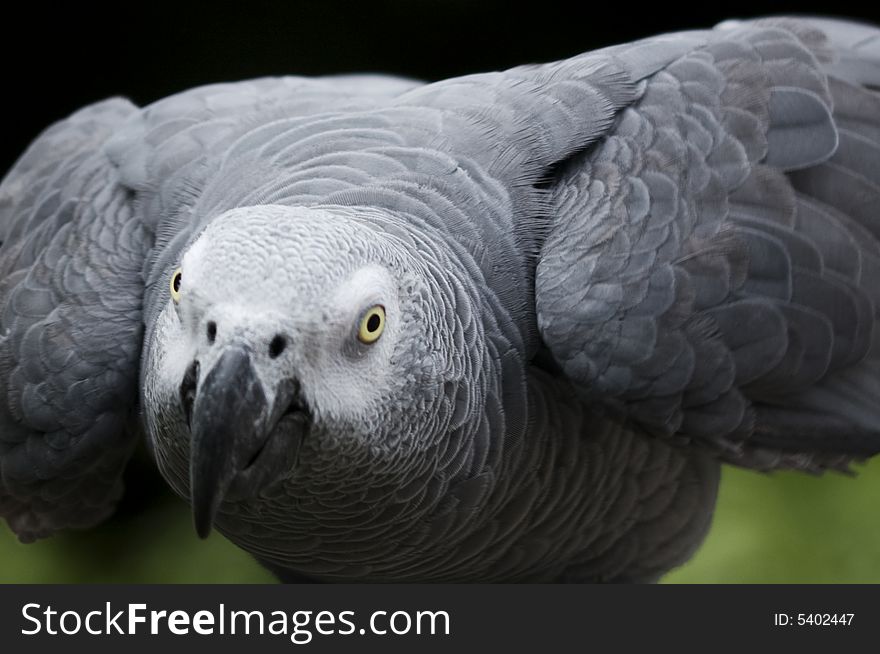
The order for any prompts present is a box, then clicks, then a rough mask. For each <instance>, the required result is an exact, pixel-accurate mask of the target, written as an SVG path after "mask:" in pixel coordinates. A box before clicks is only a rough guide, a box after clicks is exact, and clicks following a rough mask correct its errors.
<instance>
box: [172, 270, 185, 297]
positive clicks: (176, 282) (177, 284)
mask: <svg viewBox="0 0 880 654" xmlns="http://www.w3.org/2000/svg"><path fill="white" fill-rule="evenodd" d="M181 277H183V275H181V274H180V273H177V274H176V275H174V292H175V293H177V292H178V291H180V278H181Z"/></svg>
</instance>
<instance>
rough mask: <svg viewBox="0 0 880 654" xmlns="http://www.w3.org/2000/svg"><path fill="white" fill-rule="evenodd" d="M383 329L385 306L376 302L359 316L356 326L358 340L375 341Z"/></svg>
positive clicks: (367, 342) (364, 341)
mask: <svg viewBox="0 0 880 654" xmlns="http://www.w3.org/2000/svg"><path fill="white" fill-rule="evenodd" d="M383 331H385V307H383V306H382V305H381V304H377V305H376V306H374V307H371V308H370V309H368V310H367V312H366V313H365V314H364V316H363V318H361V324H360V325H359V326H358V340H359V341H360V342H361V343H366V344H367V345H369V344H370V343H375V342H376V341H378V340H379V337H380V336H381V335H382V332H383Z"/></svg>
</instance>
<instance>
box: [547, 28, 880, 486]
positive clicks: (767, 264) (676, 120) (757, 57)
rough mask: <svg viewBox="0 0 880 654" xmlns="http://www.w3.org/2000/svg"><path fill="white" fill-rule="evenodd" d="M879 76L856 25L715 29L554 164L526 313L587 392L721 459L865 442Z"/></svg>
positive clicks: (823, 452)
mask: <svg viewBox="0 0 880 654" xmlns="http://www.w3.org/2000/svg"><path fill="white" fill-rule="evenodd" d="M688 38H690V37H688ZM618 52H619V55H618V56H617V58H618V59H619V60H623V61H626V60H627V57H630V55H629V54H628V52H627V50H626V49H625V48H624V49H620V50H618ZM633 61H635V59H633ZM638 61H639V62H640V61H644V60H643V59H639V60H638ZM636 63H638V62H636ZM635 65H636V64H629V66H630V68H633V67H634V66H635ZM878 83H880V31H878V30H876V29H874V28H871V27H866V26H862V25H854V24H848V23H842V22H835V21H810V20H800V19H798V20H788V19H774V20H764V21H757V22H755V23H745V24H735V25H725V26H722V27H721V28H719V29H717V30H716V31H714V32H712V33H709V34H708V35H706V36H705V42H704V43H703V44H702V45H699V46H697V47H694V48H692V49H690V51H688V52H687V53H685V54H684V55H682V56H680V57H677V58H676V59H675V60H674V61H672V62H670V63H668V65H664V66H663V68H661V69H660V70H658V71H657V72H655V73H652V74H650V75H649V76H647V77H645V78H644V79H643V80H642V81H641V82H640V97H639V98H638V100H637V101H635V102H634V103H632V104H631V105H630V106H628V107H627V108H625V109H624V110H622V111H621V112H619V114H618V116H617V120H616V123H615V125H614V126H613V128H612V129H611V130H609V132H608V133H607V135H606V136H605V138H603V140H601V141H600V142H598V143H597V144H596V145H595V146H594V147H592V148H591V149H589V150H588V151H586V152H583V153H581V154H579V155H577V156H576V157H574V158H572V159H570V160H568V161H566V162H565V163H564V164H562V165H561V167H560V169H559V171H558V175H557V177H556V179H555V183H554V184H553V185H552V187H551V205H552V208H553V209H552V210H553V214H554V224H553V227H552V231H551V233H550V234H549V236H548V238H547V240H546V241H545V243H544V246H543V249H542V252H541V256H540V262H539V265H538V267H537V273H536V305H537V311H538V324H539V328H540V331H541V334H542V337H543V339H544V342H545V343H546V345H547V347H548V348H549V350H550V352H551V353H552V355H553V357H554V359H555V361H556V362H557V363H558V364H559V365H560V366H561V368H562V369H563V370H564V371H565V373H566V374H567V375H568V376H569V377H570V378H571V379H572V380H573V381H575V382H576V383H577V384H578V385H579V387H580V388H581V389H582V390H583V392H584V395H585V396H586V397H588V398H590V399H591V400H593V401H595V402H597V403H601V404H603V405H605V406H606V407H609V408H610V410H612V411H617V412H619V413H620V414H621V415H623V416H625V417H626V418H628V419H631V420H633V421H635V422H638V423H640V424H641V425H642V426H643V427H644V428H646V429H647V430H649V431H651V432H653V433H655V434H658V435H662V436H666V437H668V438H671V439H674V440H676V441H679V442H689V441H694V442H697V443H701V444H703V445H708V446H710V447H712V448H714V449H716V450H717V451H718V452H719V454H720V456H722V457H723V458H724V459H726V460H728V461H731V462H734V463H737V464H740V465H748V466H754V467H759V468H764V469H769V468H777V467H798V468H807V469H823V468H826V467H845V466H846V465H847V463H848V461H849V460H851V459H852V458H858V457H864V456H868V455H871V454H874V453H876V452H878V451H880V330H878V329H877V328H876V327H875V325H876V323H877V318H878V312H880V213H878V207H880V95H878V93H877V91H876V87H877V86H878ZM872 86H873V87H874V89H872V88H871V87H872Z"/></svg>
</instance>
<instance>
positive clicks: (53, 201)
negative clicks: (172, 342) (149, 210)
mask: <svg viewBox="0 0 880 654" xmlns="http://www.w3.org/2000/svg"><path fill="white" fill-rule="evenodd" d="M135 111H136V109H135V107H134V106H133V105H131V104H130V103H129V102H127V101H125V100H121V99H114V100H108V101H106V102H102V103H100V104H96V105H92V106H90V107H87V108H85V109H82V110H81V111H79V112H77V113H76V114H74V115H73V116H71V117H70V118H68V119H66V120H64V121H61V122H60V123H57V124H56V125H54V126H52V127H50V128H49V129H48V130H46V131H45V132H44V133H43V134H42V135H41V136H40V137H39V138H38V139H37V140H36V141H35V142H34V143H33V144H32V145H31V146H30V148H29V149H28V151H27V152H26V153H25V154H24V155H23V156H22V157H21V159H20V160H19V161H18V162H17V163H16V165H15V166H14V167H13V169H12V170H11V171H10V172H9V174H8V175H7V176H6V178H5V179H4V180H3V184H2V186H0V235H2V246H0V516H2V517H4V518H5V519H6V521H7V522H8V523H9V525H10V527H11V528H12V530H13V531H15V532H16V533H17V534H18V536H19V538H21V540H23V541H30V540H33V539H35V538H39V537H42V536H45V535H48V534H50V533H51V532H53V531H55V530H58V529H62V528H66V527H85V526H89V525H91V524H93V523H95V522H97V521H99V520H101V519H102V518H104V517H105V516H106V515H107V514H108V513H109V512H110V511H111V510H112V508H113V506H114V504H115V502H116V500H117V499H118V497H119V495H120V492H121V484H120V480H119V478H120V474H121V471H122V468H123V466H124V463H125V461H126V460H127V458H128V456H129V453H130V451H131V449H132V444H133V440H134V430H133V429H132V428H131V417H132V412H133V410H134V407H135V405H136V398H137V388H136V380H137V362H138V357H139V356H140V345H141V340H140V339H141V310H140V307H141V298H142V295H143V284H142V282H141V275H140V269H141V267H142V265H143V256H144V252H145V251H146V247H147V245H148V239H147V236H146V234H145V233H144V231H143V229H142V227H141V225H140V224H139V222H138V221H137V219H136V218H135V217H134V214H133V209H132V204H133V203H132V197H131V193H130V192H129V191H128V189H126V188H124V187H122V186H120V185H119V184H118V183H117V180H116V174H115V170H114V167H113V166H112V165H111V163H110V162H109V160H108V159H107V157H106V156H104V155H103V154H102V152H101V146H102V144H103V143H104V142H105V141H106V140H107V138H108V136H109V135H110V134H112V133H113V131H114V130H115V129H117V128H118V127H119V125H121V124H122V123H123V122H124V121H125V120H126V119H127V118H128V117H129V116H130V115H131V114H133V113H134V112H135Z"/></svg>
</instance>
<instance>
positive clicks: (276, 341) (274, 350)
mask: <svg viewBox="0 0 880 654" xmlns="http://www.w3.org/2000/svg"><path fill="white" fill-rule="evenodd" d="M286 347H287V339H286V338H284V337H283V336H282V335H281V334H276V335H275V338H273V339H272V342H271V343H269V358H271V359H274V358H275V357H277V356H278V355H279V354H281V353H282V352H284V348H286Z"/></svg>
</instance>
